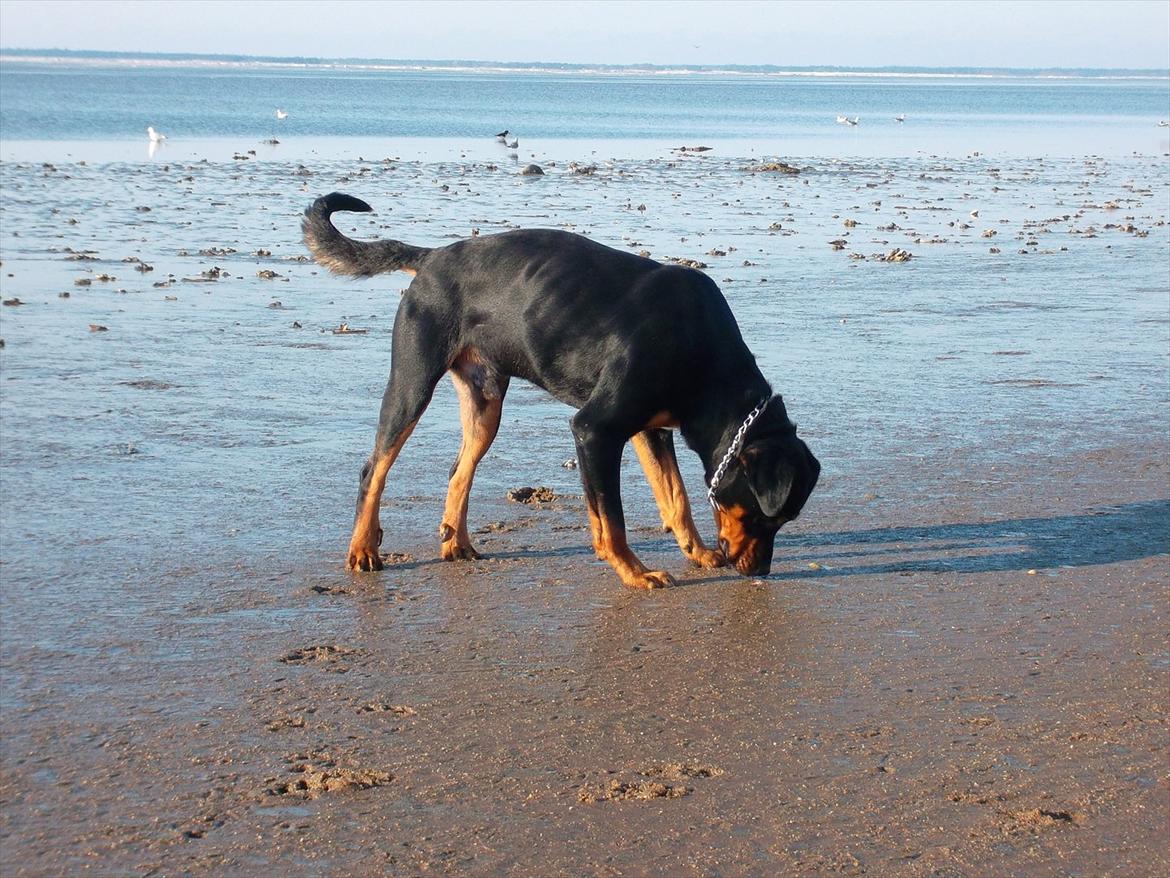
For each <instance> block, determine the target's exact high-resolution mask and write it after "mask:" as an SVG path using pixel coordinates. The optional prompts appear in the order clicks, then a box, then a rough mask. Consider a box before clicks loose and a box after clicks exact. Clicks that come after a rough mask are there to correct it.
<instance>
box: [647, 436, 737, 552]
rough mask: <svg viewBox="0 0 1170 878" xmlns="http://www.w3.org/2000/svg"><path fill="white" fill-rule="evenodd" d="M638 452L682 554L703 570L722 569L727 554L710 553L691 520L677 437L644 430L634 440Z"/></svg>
mask: <svg viewBox="0 0 1170 878" xmlns="http://www.w3.org/2000/svg"><path fill="white" fill-rule="evenodd" d="M632 441H633V443H634V450H635V451H636V452H638V460H640V461H641V463H642V469H644V470H645V471H646V478H647V480H648V481H649V482H650V489H651V490H652V491H654V499H655V500H656V501H658V511H659V512H660V513H661V514H662V526H663V527H664V528H665V529H666V530H668V531H671V532H672V533H673V534H674V538H675V539H676V540H678V547H679V548H680V549H682V553H683V554H684V555H686V556H687V558H689V559H690V560H691V562H692V563H693V564H695V565H697V566H699V567H722V566H723V565H724V564H725V563H726V561H725V559H724V557H723V554H722V553H721V552H719V551H717V550H714V549H708V548H707V547H706V546H705V545H704V544H703V538H702V537H701V536H699V530H698V528H696V527H695V520H694V518H693V517H692V516H691V503H690V500H689V499H688V498H687V489H686V486H685V485H684V484H683V480H682V474H681V473H680V472H679V471H678V459H677V458H676V457H675V455H674V437H673V436H671V433H670V431H669V430H643V431H642V432H641V433H637V434H635V435H634V438H633V440H632Z"/></svg>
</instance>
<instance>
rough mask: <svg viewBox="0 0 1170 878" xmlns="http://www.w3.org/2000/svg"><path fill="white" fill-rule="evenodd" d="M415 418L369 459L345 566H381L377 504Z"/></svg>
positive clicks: (380, 536) (364, 567) (373, 567)
mask: <svg viewBox="0 0 1170 878" xmlns="http://www.w3.org/2000/svg"><path fill="white" fill-rule="evenodd" d="M417 423H418V421H415V422H414V423H413V424H410V425H409V426H408V427H407V428H406V429H405V430H403V431H402V433H401V435H399V436H398V438H397V439H395V440H394V444H393V445H391V446H390V447H389V448H388V449H387V450H386V452H385V453H384V454H382V455H381V456H380V457H377V458H376V459H374V460H373V461H372V462H371V471H370V480H369V482H368V483H367V487H366V494H365V497H363V498H362V505H361V508H360V509H359V510H358V514H357V517H356V518H355V519H354V522H353V535H352V536H351V537H350V538H349V557H348V559H347V562H346V566H347V567H349V569H350V570H381V569H382V559H381V557H380V556H379V555H378V546H379V545H380V544H381V542H382V526H381V523H380V522H379V519H378V504H379V502H381V499H382V491H383V490H385V488H386V474H387V473H389V472H390V467H392V466H393V465H394V461H395V460H397V459H398V453H399V452H400V451H401V450H402V446H403V445H405V444H406V440H407V439H409V438H410V434H411V433H413V432H414V427H415V424H417Z"/></svg>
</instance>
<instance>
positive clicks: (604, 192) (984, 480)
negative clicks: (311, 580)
mask: <svg viewBox="0 0 1170 878" xmlns="http://www.w3.org/2000/svg"><path fill="white" fill-rule="evenodd" d="M277 108H279V109H281V110H282V111H284V112H285V113H287V117H286V118H283V119H278V118H277V116H276V110H277ZM838 117H844V118H845V119H846V120H847V121H845V122H840V121H838ZM900 118H901V119H902V121H899V119H900ZM1167 118H1170V77H1168V75H1167V72H1166V71H1039V72H1038V71H984V70H963V69H948V70H855V71H851V70H842V69H835V68H824V69H802V70H784V69H779V68H775V69H773V68H762V69H709V68H696V69H662V68H620V69H619V68H587V67H568V66H563V65H562V66H555V65H544V66H540V65H506V64H501V65H476V64H470V63H460V62H449V63H444V64H438V63H420V62H395V61H376V60H368V59H367V60H359V61H350V62H335V61H320V60H315V59H277V60H272V59H269V60H265V59H251V58H237V57H213V58H206V57H175V56H142V55H135V56H119V55H110V54H99V53H88V54H87V53H80V54H78V53H74V54H66V53H53V52H48V51H44V52H13V51H3V52H0V262H2V267H0V275H2V276H0V290H2V293H3V299H4V307H2V308H0V337H2V338H3V341H4V347H3V349H0V379H2V380H0V435H2V437H3V441H2V442H0V462H2V472H3V494H2V498H0V504H2V509H0V512H2V514H0V538H2V539H0V542H2V547H3V567H2V568H0V572H2V573H3V578H4V579H5V581H6V583H18V584H19V583H24V584H26V585H28V586H29V587H28V589H16V590H10V591H9V592H8V594H9V595H10V596H9V597H8V598H7V600H8V601H9V604H8V606H7V612H8V616H9V618H10V619H14V620H16V621H15V622H13V623H11V624H13V625H16V626H17V627H20V628H21V629H22V630H25V629H27V630H28V631H31V630H33V629H34V628H36V630H38V631H41V632H49V631H51V630H56V629H53V628H52V626H51V625H50V624H49V623H50V622H51V621H52V619H54V618H60V613H66V612H73V610H72V609H68V608H75V607H76V606H78V605H79V604H78V601H80V602H81V604H84V605H87V606H91V607H95V608H98V609H99V610H101V611H102V612H104V611H106V610H109V611H111V612H115V610H114V609H112V608H114V607H115V603H114V602H116V601H120V600H123V599H126V600H130V599H129V598H128V595H129V594H130V593H131V591H133V589H132V586H131V585H129V583H130V582H131V580H133V579H134V578H135V577H140V576H144V575H148V574H149V575H151V576H153V575H155V573H157V572H158V571H164V572H165V571H172V572H174V576H176V577H178V576H181V569H190V565H189V564H188V563H187V561H185V560H184V559H190V558H192V557H196V556H197V557H198V558H200V563H207V564H212V565H218V568H219V569H223V570H229V571H230V570H233V569H236V566H239V567H240V569H244V568H247V569H254V568H258V567H262V566H264V565H266V564H269V563H271V564H277V565H281V567H282V569H284V567H285V566H287V565H295V564H298V563H312V564H316V563H328V564H329V565H336V564H340V563H341V561H342V558H343V551H344V548H345V543H346V540H347V537H348V529H349V526H350V523H351V521H352V514H353V506H352V504H353V500H354V495H355V493H356V488H357V480H358V471H359V469H360V466H361V464H362V462H363V460H364V459H365V456H366V455H367V453H368V452H369V450H370V448H371V445H372V440H373V435H374V430H375V426H376V420H377V412H378V405H379V400H380V397H381V394H382V390H383V387H384V385H385V381H386V377H387V372H388V369H389V362H390V358H389V354H390V347H391V327H392V325H393V320H394V315H395V312H396V309H397V306H398V301H399V295H400V293H401V291H402V290H403V289H404V288H405V287H406V285H407V283H408V282H409V278H408V277H406V276H404V275H393V276H382V277H378V278H374V279H369V280H354V279H348V278H336V277H332V276H330V275H328V274H327V273H326V272H325V271H324V270H322V269H320V268H319V267H318V266H316V265H314V264H313V263H311V262H310V261H308V260H307V256H306V251H305V248H304V246H303V244H302V242H301V239H300V215H301V212H302V211H303V210H304V208H305V207H306V206H307V205H308V204H309V203H310V202H311V201H312V200H313V199H314V198H315V197H317V196H318V195H321V194H324V193H327V192H330V191H334V190H340V191H346V192H349V193H351V194H353V195H356V196H358V197H360V198H363V199H364V200H366V201H368V202H369V203H370V204H371V205H372V206H373V207H374V209H375V213H374V214H372V215H360V216H358V215H345V216H338V218H337V221H338V224H339V225H340V226H341V227H342V228H343V230H344V231H345V232H346V233H347V234H350V235H353V236H357V237H363V238H376V237H394V238H398V239H401V240H406V241H409V242H411V243H416V244H421V245H426V246H442V245H443V244H446V243H449V242H450V241H453V240H456V239H458V238H462V237H467V236H471V235H489V234H492V233H493V232H498V231H503V230H507V229H512V228H520V227H553V228H561V229H567V230H571V231H575V232H578V233H580V234H584V235H588V236H590V237H592V238H594V239H596V240H599V241H602V242H604V243H606V244H609V245H611V246H614V247H617V248H620V249H625V250H629V251H632V252H639V253H646V254H649V255H650V256H651V258H655V259H660V260H663V261H671V260H677V259H687V260H692V261H693V263H695V264H698V265H699V266H700V270H703V271H706V272H707V273H708V274H709V275H710V276H711V277H712V278H713V279H714V280H715V281H716V282H717V283H718V284H719V286H720V287H721V289H722V290H723V292H724V295H725V296H726V297H727V299H728V301H729V303H730V304H731V307H732V310H733V311H734V313H735V314H736V316H737V318H738V320H739V322H740V326H741V330H742V332H743V335H744V337H745V339H746V341H747V343H748V345H749V347H751V348H752V350H753V351H754V353H755V355H756V357H757V359H758V361H759V363H760V365H761V368H762V369H763V371H764V372H765V374H766V375H767V376H768V377H769V379H770V380H771V381H772V382H773V384H774V388H775V390H776V391H777V392H779V393H782V394H783V395H784V398H785V401H786V403H787V405H788V409H789V412H790V414H791V416H792V417H793V418H794V419H795V420H796V421H797V423H798V424H799V427H800V431H801V435H802V436H805V437H806V439H807V441H808V442H809V444H810V446H811V447H812V448H813V450H814V452H815V453H816V454H817V456H818V457H819V458H820V459H821V461H822V464H823V465H824V470H823V476H822V483H821V485H820V486H819V487H818V490H817V493H816V494H815V495H814V497H813V500H812V501H811V503H810V505H809V507H808V508H807V509H806V512H805V515H804V516H802V518H801V521H800V522H798V523H797V524H794V525H793V526H792V527H791V528H789V529H786V530H785V531H784V532H782V542H783V540H784V539H785V538H786V536H785V535H787V534H788V533H789V532H790V531H795V532H796V534H797V536H799V533H800V529H801V528H811V529H815V528H816V526H817V525H816V522H817V509H818V506H821V507H822V508H825V509H834V510H841V509H848V508H851V507H855V506H856V505H857V504H864V505H865V506H866V508H867V509H870V508H872V507H873V505H874V504H878V505H880V504H881V503H883V502H885V501H884V500H883V498H886V497H894V496H896V497H897V498H898V500H897V503H898V505H899V509H900V510H901V511H902V514H904V515H905V514H907V513H906V509H907V508H909V506H907V504H909V505H910V506H912V505H913V499H914V497H921V498H923V500H924V502H925V500H926V499H928V498H929V499H930V501H931V502H937V501H938V498H940V497H953V498H954V501H955V503H956V504H959V505H960V506H961V507H962V508H963V510H964V514H966V515H980V514H986V515H989V516H994V515H996V514H997V509H996V493H997V491H996V486H997V485H1000V484H1003V482H1004V480H1009V481H1013V482H1014V481H1017V480H1019V479H1026V478H1034V477H1036V470H1035V469H1034V465H1035V462H1036V461H1043V460H1045V459H1048V458H1055V457H1062V456H1067V455H1070V454H1083V455H1092V454H1093V453H1094V452H1095V450H1096V449H1100V448H1102V447H1108V446H1110V445H1112V444H1115V443H1137V444H1138V445H1142V444H1146V445H1149V447H1164V445H1165V438H1166V435H1167V427H1168V423H1167V411H1170V227H1168V225H1167V222H1168V215H1170V161H1168V153H1170V129H1167V128H1166V127H1160V126H1159V122H1162V121H1164V120H1166V119H1167ZM849 120H856V124H850V121H849ZM147 126H152V127H153V128H155V129H156V130H158V131H160V132H162V133H163V134H165V135H166V140H165V141H163V142H162V143H161V144H151V143H150V142H149V141H148V138H147V135H146V128H147ZM505 129H506V130H507V131H508V132H509V134H508V139H509V140H514V141H516V146H515V147H514V148H509V147H508V146H506V145H505V144H502V143H500V142H498V141H497V138H496V136H495V135H496V134H497V133H498V132H501V131H504V130H505ZM683 147H685V148H686V149H682V148H683ZM779 163H784V164H787V165H789V166H791V167H792V168H793V169H795V170H796V171H797V172H796V173H783V172H779V171H776V170H770V169H769V168H775V167H777V166H778V164H779ZM531 164H536V165H539V166H540V167H541V169H542V170H543V172H544V173H543V174H542V175H540V176H525V175H522V174H521V173H520V172H521V170H522V169H523V168H525V166H527V165H531ZM891 254H894V256H895V257H896V258H891ZM898 254H905V255H904V256H903V255H898ZM10 303H11V304H10ZM343 324H344V325H346V326H348V327H349V328H350V329H351V330H358V331H357V332H351V333H347V334H336V333H335V332H334V330H336V329H339V328H340V327H341V326H342V325H343ZM745 414H746V413H745ZM571 415H572V411H571V410H570V409H569V408H568V407H567V406H565V405H563V404H561V403H559V402H557V401H555V400H553V399H551V398H550V397H549V396H548V395H547V394H545V393H544V392H543V391H541V390H539V389H538V388H534V387H530V386H527V385H524V384H523V383H521V382H516V383H514V385H513V387H512V389H511V390H510V392H509V398H508V402H507V403H506V404H505V407H504V421H503V426H502V428H501V431H500V436H499V438H498V439H497V440H496V444H495V446H494V447H493V449H492V452H491V453H490V454H489V455H488V457H487V459H485V461H484V463H483V464H482V465H481V468H480V472H479V475H478V476H477V481H476V485H475V490H474V493H473V500H472V527H473V529H474V528H475V527H477V526H480V525H483V524H484V523H485V522H488V521H493V520H507V519H508V517H509V516H515V515H516V514H517V511H516V509H515V504H509V503H507V502H506V501H505V499H504V496H505V494H506V491H507V490H508V489H509V488H512V487H517V486H523V485H530V486H531V485H546V486H549V487H551V488H553V489H554V490H555V491H556V492H558V493H560V494H563V495H566V496H574V495H575V494H579V492H580V486H579V482H578V478H579V475H578V472H577V471H576V470H574V469H573V468H572V460H573V458H574V457H575V450H574V447H573V442H572V438H571V435H570V432H569V429H568V421H569V418H570V417H571ZM1159 443H1160V444H1159ZM458 447H459V418H458V406H457V403H456V400H455V397H454V393H453V392H452V390H451V388H450V387H449V385H448V384H447V383H446V382H444V383H442V384H441V385H440V387H439V389H438V391H437V392H436V395H435V399H434V401H433V403H432V405H431V408H430V410H429V411H428V413H427V415H426V416H425V417H424V418H423V421H422V423H421V424H420V426H419V428H418V430H417V431H416V432H415V433H414V435H413V436H412V438H411V440H410V443H409V445H408V447H407V450H406V451H405V452H404V453H403V455H402V457H401V459H400V461H399V463H398V464H397V465H396V467H395V469H394V471H393V472H392V473H391V477H390V480H389V487H388V489H387V494H386V499H385V505H384V509H383V524H384V527H385V529H386V534H387V536H386V540H385V543H384V546H383V549H384V550H386V551H390V550H398V549H401V550H403V551H408V552H411V553H414V554H416V555H417V556H418V557H431V556H434V555H436V554H437V550H438V547H437V542H436V539H435V536H434V534H435V532H436V530H437V528H438V525H439V517H440V515H441V513H442V508H443V498H444V496H445V491H446V480H447V473H448V471H449V468H450V463H451V460H452V459H453V458H454V456H455V454H456V452H457V451H458ZM680 449H681V443H680ZM680 458H681V460H682V464H683V472H684V477H685V478H686V480H687V483H688V485H689V486H690V489H691V494H692V496H693V497H696V498H701V497H702V496H703V473H702V469H701V467H700V466H699V465H698V462H697V459H696V458H695V457H694V456H693V455H691V454H689V453H687V452H685V450H680ZM951 459H954V460H955V461H961V462H962V463H961V464H960V463H956V464H955V467H954V472H953V474H952V477H951V478H948V479H945V480H941V481H940V480H937V479H930V480H921V481H919V480H917V479H916V477H915V473H916V471H917V469H916V467H917V465H918V462H922V461H933V462H934V466H935V469H936V470H937V469H938V462H939V461H944V462H945V461H948V460H951ZM1086 459H1090V458H1086ZM1025 460H1026V461H1028V462H1029V463H1028V464H1027V466H1026V467H1025V465H1024V464H1023V463H1021V461H1025ZM625 465H626V467H627V470H628V472H627V475H626V485H627V489H626V498H625V500H626V508H627V512H628V516H627V517H628V519H629V520H630V522H631V527H634V526H635V525H638V526H641V525H656V524H657V520H656V513H655V511H654V507H653V501H652V499H651V497H650V494H649V491H648V490H647V489H646V486H645V484H644V483H643V482H641V481H640V479H641V476H640V475H639V474H638V468H637V463H636V460H634V456H633V455H632V454H627V459H626V464H625ZM943 468H944V469H945V468H946V467H945V466H944V467H943ZM891 502H892V501H891ZM695 505H696V507H697V509H698V513H697V514H698V517H699V519H700V527H701V528H703V529H705V530H707V531H708V532H709V530H710V520H709V517H708V516H707V514H706V511H705V510H703V509H702V508H701V505H702V501H701V499H697V501H696V504H695ZM644 538H645V539H650V538H649V537H644ZM783 556H784V548H783V545H781V546H780V548H778V558H782V557H783ZM672 557H673V556H672ZM578 560H579V559H577V558H576V557H575V556H574V557H573V558H570V559H569V561H567V562H565V563H570V562H571V563H577V561H578ZM185 565H186V566H185ZM80 571H84V577H82V578H81V579H79V576H80ZM152 571H153V572H152ZM175 571H178V572H175ZM159 575H162V574H159ZM168 575H170V574H168ZM34 585H35V587H34ZM79 594H83V595H84V597H78V595H79ZM133 600H139V598H137V597H135V598H133ZM133 600H131V602H130V603H127V604H125V605H124V607H126V608H133V607H134V606H138V605H137V604H134V603H133ZM54 608H56V609H54ZM103 608H104V609H103ZM130 611H131V610H130V609H118V610H116V612H118V613H122V612H130ZM54 613H58V615H54ZM45 614H48V615H45ZM38 620H39V621H38ZM61 630H62V631H63V632H64V631H65V629H61ZM38 636H43V637H44V638H49V639H52V638H54V637H56V636H58V635H56V634H49V633H44V634H43V635H38ZM60 636H65V634H64V633H62V634H61V635H60ZM32 639H33V640H35V639H36V638H32Z"/></svg>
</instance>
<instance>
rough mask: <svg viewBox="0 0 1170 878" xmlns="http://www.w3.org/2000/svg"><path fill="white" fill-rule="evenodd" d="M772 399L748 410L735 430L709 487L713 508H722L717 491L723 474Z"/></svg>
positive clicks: (709, 497) (708, 497)
mask: <svg viewBox="0 0 1170 878" xmlns="http://www.w3.org/2000/svg"><path fill="white" fill-rule="evenodd" d="M771 401H772V397H770V396H769V397H767V398H766V399H764V401H763V402H761V403H760V404H759V405H758V406H756V407H755V408H754V409H752V410H751V411H750V412H748V416H747V417H746V418H744V419H743V423H742V424H740V425H739V429H738V430H736V431H735V438H734V439H732V440H731V445H729V446H728V447H727V453H726V454H725V455H723V460H721V461H719V466H717V467H716V468H715V475H713V476H711V485H710V487H708V488H707V502H708V503H710V504H711V508H712V509H715V510H718V509H719V508H720V507H719V501H718V500H716V499H715V491H716V489H718V487H719V483H720V482H721V481H722V480H723V476H724V474H725V473H726V472H727V465H728V464H730V463H731V459H732V458H733V457H735V456H736V455H737V454H739V452H740V449H741V448H742V447H743V437H744V436H746V435H747V431H748V428H749V427H751V425H752V424H754V423H755V422H756V419H757V418H758V417H759V416H760V415H761V414H763V412H764V409H766V408H767V407H768V403H770V402H771Z"/></svg>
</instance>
